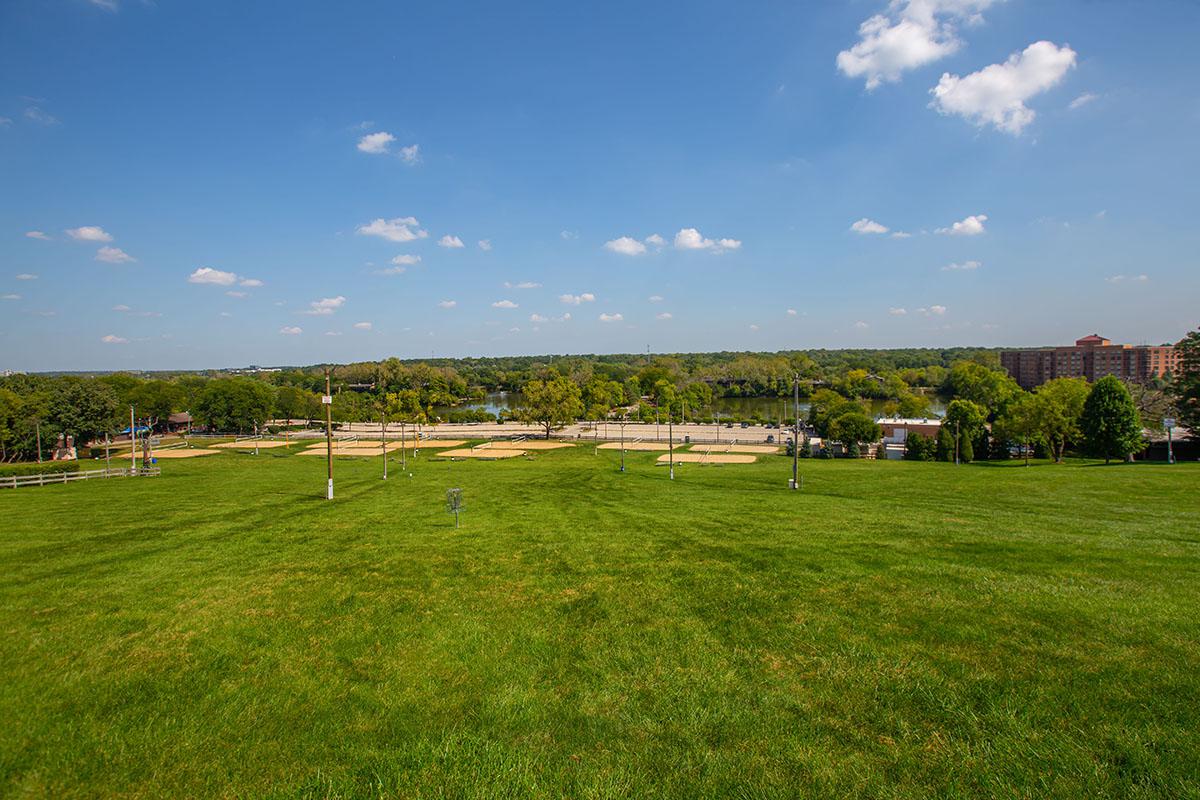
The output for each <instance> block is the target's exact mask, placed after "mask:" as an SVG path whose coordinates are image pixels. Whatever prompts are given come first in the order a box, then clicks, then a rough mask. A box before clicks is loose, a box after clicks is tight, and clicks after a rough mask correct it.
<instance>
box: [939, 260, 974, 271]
mask: <svg viewBox="0 0 1200 800" xmlns="http://www.w3.org/2000/svg"><path fill="white" fill-rule="evenodd" d="M982 266H983V264H981V263H980V262H978V261H964V262H962V263H961V264H947V265H946V266H944V267H942V272H974V271H975V270H977V269H979V268H980V267H982Z"/></svg>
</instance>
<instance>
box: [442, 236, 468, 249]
mask: <svg viewBox="0 0 1200 800" xmlns="http://www.w3.org/2000/svg"><path fill="white" fill-rule="evenodd" d="M438 247H449V248H451V249H453V250H457V249H458V248H460V247H466V245H464V244H463V240H462V239H460V238H458V237H457V236H451V235H450V234H446V235H445V236H443V237H442V238H441V239H438Z"/></svg>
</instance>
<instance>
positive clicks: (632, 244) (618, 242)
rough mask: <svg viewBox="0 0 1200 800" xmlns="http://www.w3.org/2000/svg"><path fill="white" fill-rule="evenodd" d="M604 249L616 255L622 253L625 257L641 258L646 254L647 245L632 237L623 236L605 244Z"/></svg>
mask: <svg viewBox="0 0 1200 800" xmlns="http://www.w3.org/2000/svg"><path fill="white" fill-rule="evenodd" d="M604 249H606V250H611V251H612V252H614V253H620V254H621V255H623V256H640V255H642V254H643V253H645V252H646V245H644V244H642V243H641V242H639V241H638V240H637V239H634V238H633V237H632V236H621V237H619V238H617V239H613V240H611V241H607V242H605V243H604Z"/></svg>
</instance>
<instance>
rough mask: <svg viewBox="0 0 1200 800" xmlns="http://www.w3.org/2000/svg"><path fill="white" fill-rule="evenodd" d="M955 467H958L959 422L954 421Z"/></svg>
mask: <svg viewBox="0 0 1200 800" xmlns="http://www.w3.org/2000/svg"><path fill="white" fill-rule="evenodd" d="M954 466H956V467H957V466H958V420H954Z"/></svg>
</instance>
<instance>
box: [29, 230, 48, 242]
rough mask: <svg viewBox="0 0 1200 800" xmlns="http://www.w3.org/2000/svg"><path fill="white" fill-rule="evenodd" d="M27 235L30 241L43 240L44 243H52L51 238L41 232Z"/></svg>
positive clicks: (31, 232)
mask: <svg viewBox="0 0 1200 800" xmlns="http://www.w3.org/2000/svg"><path fill="white" fill-rule="evenodd" d="M25 235H26V236H28V237H29V238H30V239H41V240H42V241H43V242H48V241H50V237H49V236H47V235H46V234H44V233H42V232H41V231H25Z"/></svg>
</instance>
